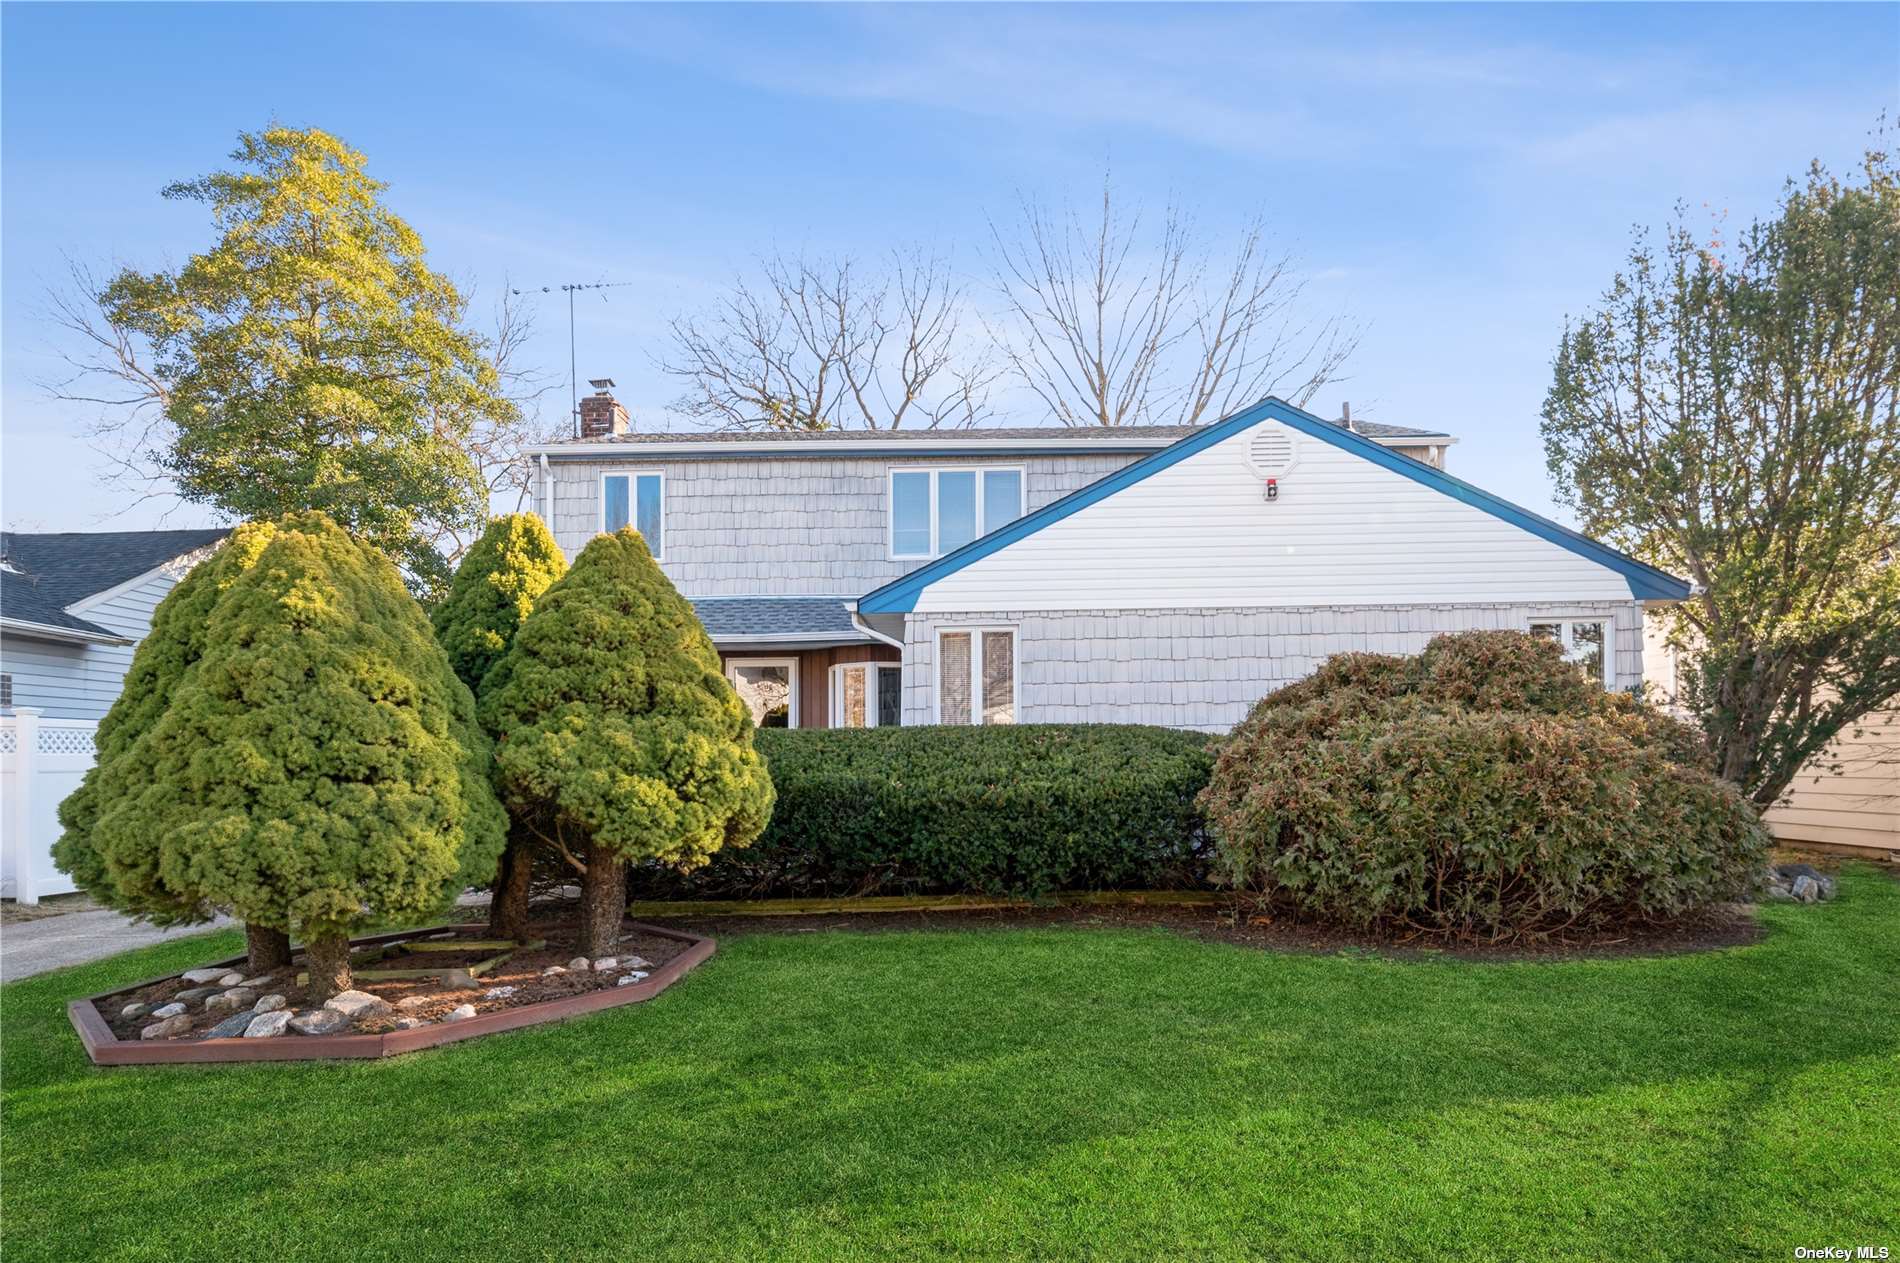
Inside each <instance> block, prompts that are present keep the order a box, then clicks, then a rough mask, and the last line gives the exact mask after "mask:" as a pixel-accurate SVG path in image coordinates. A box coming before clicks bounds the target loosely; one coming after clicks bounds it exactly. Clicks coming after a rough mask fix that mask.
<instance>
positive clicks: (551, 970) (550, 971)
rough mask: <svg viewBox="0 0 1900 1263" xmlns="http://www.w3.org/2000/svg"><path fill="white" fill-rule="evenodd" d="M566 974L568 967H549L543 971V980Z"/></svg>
mask: <svg viewBox="0 0 1900 1263" xmlns="http://www.w3.org/2000/svg"><path fill="white" fill-rule="evenodd" d="M566 972H567V966H566V965H549V966H548V967H547V968H546V969H543V970H542V971H541V976H542V977H543V978H552V977H554V975H556V974H564V973H566Z"/></svg>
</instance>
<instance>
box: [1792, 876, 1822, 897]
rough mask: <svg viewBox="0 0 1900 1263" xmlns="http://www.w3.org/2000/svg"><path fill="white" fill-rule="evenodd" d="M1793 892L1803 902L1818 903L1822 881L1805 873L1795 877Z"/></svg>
mask: <svg viewBox="0 0 1900 1263" xmlns="http://www.w3.org/2000/svg"><path fill="white" fill-rule="evenodd" d="M1792 893H1793V894H1794V897H1795V898H1796V899H1799V900H1800V901H1801V902H1802V903H1818V902H1820V899H1821V883H1820V882H1818V881H1816V880H1814V878H1812V877H1809V876H1808V875H1807V874H1806V873H1803V874H1802V875H1801V876H1799V877H1797V878H1795V879H1794V888H1793V892H1792Z"/></svg>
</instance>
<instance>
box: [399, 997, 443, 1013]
mask: <svg viewBox="0 0 1900 1263" xmlns="http://www.w3.org/2000/svg"><path fill="white" fill-rule="evenodd" d="M433 1002H434V1001H433V997H430V996H426V995H406V996H404V997H403V998H402V999H400V1000H398V1001H396V1007H397V1008H399V1009H402V1010H403V1011H405V1012H408V1011H411V1010H415V1009H419V1008H422V1007H423V1006H424V1005H427V1004H431V1003H433Z"/></svg>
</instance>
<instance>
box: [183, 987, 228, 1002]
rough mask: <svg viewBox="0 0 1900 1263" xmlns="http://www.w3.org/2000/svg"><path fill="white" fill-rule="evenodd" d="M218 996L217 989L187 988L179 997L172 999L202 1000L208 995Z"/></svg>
mask: <svg viewBox="0 0 1900 1263" xmlns="http://www.w3.org/2000/svg"><path fill="white" fill-rule="evenodd" d="M216 994H218V988H217V987H186V988H185V989H184V990H183V991H180V992H179V993H178V994H177V995H175V996H173V997H172V999H174V1000H202V999H204V998H205V997H206V996H208V995H216Z"/></svg>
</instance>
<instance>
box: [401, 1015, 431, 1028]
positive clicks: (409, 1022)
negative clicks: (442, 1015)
mask: <svg viewBox="0 0 1900 1263" xmlns="http://www.w3.org/2000/svg"><path fill="white" fill-rule="evenodd" d="M427 1025H428V1023H427V1022H425V1021H423V1020H422V1019H421V1018H419V1017H399V1018H397V1019H396V1029H397V1030H399V1031H413V1030H415V1029H416V1027H418V1026H427Z"/></svg>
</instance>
